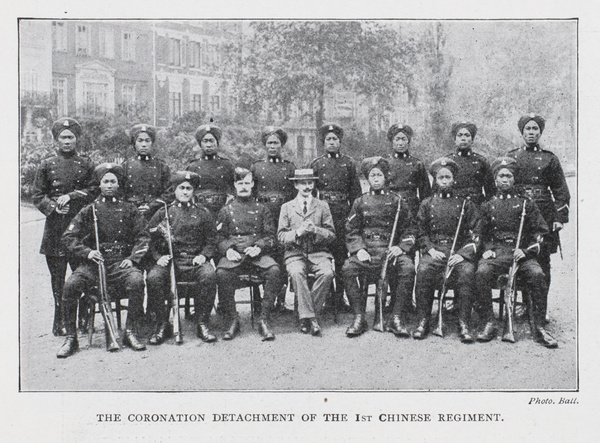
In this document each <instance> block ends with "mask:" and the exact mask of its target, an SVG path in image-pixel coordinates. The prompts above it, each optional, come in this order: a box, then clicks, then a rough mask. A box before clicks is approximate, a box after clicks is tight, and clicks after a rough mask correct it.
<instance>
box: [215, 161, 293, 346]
mask: <svg viewBox="0 0 600 443" xmlns="http://www.w3.org/2000/svg"><path fill="white" fill-rule="evenodd" d="M234 186H235V190H236V198H235V199H234V200H233V201H231V202H230V203H228V204H227V205H225V206H224V207H223V209H221V211H219V216H218V218H217V242H218V248H219V252H220V253H221V254H222V255H223V257H222V258H221V260H219V264H218V266H217V283H218V285H219V299H220V301H221V303H222V306H223V311H224V312H225V317H226V318H227V319H228V321H229V326H228V328H227V331H226V332H225V334H224V335H223V339H224V340H231V339H233V338H234V337H235V335H236V334H237V333H238V332H239V331H240V320H239V318H238V315H237V312H236V309H235V298H234V296H235V289H236V286H237V277H238V276H239V275H241V274H247V273H258V275H260V276H261V277H262V278H264V280H265V284H264V288H265V294H264V298H263V301H262V310H261V319H260V322H259V325H258V330H259V332H260V334H261V335H262V337H263V341H264V340H273V339H275V334H273V332H272V331H271V328H270V326H269V318H270V314H271V310H272V309H273V304H274V303H275V297H276V296H277V293H278V291H279V290H280V289H281V279H280V275H279V272H280V271H279V266H278V265H277V262H275V260H273V258H272V257H271V256H270V253H271V251H273V247H274V245H275V238H276V237H275V236H276V228H275V222H274V220H273V217H271V213H270V212H269V208H267V207H266V206H265V205H264V204H262V203H259V202H257V201H256V200H254V199H253V198H252V188H253V187H254V180H253V178H252V173H251V172H250V171H249V170H248V169H245V168H236V169H235V182H234Z"/></svg>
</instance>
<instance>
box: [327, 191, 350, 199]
mask: <svg viewBox="0 0 600 443" xmlns="http://www.w3.org/2000/svg"><path fill="white" fill-rule="evenodd" d="M321 200H325V201H328V202H338V201H340V202H341V201H347V200H348V194H346V193H345V192H335V191H323V192H321Z"/></svg>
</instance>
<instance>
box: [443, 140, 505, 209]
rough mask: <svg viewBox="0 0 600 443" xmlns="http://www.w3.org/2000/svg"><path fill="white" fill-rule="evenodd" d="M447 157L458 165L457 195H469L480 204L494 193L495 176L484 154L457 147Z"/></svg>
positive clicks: (455, 178) (455, 180) (455, 183)
mask: <svg viewBox="0 0 600 443" xmlns="http://www.w3.org/2000/svg"><path fill="white" fill-rule="evenodd" d="M446 157H447V158H450V159H452V160H454V161H455V162H456V164H457V165H458V173H457V174H456V177H454V187H453V189H454V194H455V195H456V196H458V197H465V198H466V197H468V198H470V199H471V200H472V201H473V202H474V203H475V204H476V205H480V204H481V203H482V202H483V201H484V200H488V199H489V198H490V197H491V196H492V195H494V193H495V186H494V177H493V176H492V170H491V169H490V164H489V162H488V161H487V159H486V158H485V157H484V156H483V155H481V154H478V153H476V152H473V151H472V150H471V149H469V150H465V151H461V150H459V149H457V150H456V151H455V152H453V153H452V154H448V155H446ZM434 183H435V177H434Z"/></svg>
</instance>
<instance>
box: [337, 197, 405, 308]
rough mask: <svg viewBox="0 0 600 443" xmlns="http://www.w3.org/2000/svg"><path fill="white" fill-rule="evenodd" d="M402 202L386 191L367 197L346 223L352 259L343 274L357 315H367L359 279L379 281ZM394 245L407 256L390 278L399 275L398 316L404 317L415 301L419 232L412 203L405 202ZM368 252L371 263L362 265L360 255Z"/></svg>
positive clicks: (394, 267) (393, 266) (397, 263)
mask: <svg viewBox="0 0 600 443" xmlns="http://www.w3.org/2000/svg"><path fill="white" fill-rule="evenodd" d="M400 199H401V197H399V196H398V195H396V194H394V193H393V192H391V191H389V190H387V189H385V190H379V191H374V190H371V191H370V192H369V193H368V194H364V195H362V196H361V197H359V198H357V199H356V200H355V201H354V204H353V205H352V210H351V212H350V215H349V217H348V220H347V222H346V244H347V247H348V252H349V254H350V257H349V258H348V259H347V260H346V262H345V263H344V267H343V269H342V274H343V276H344V284H345V287H346V294H348V298H349V299H350V301H351V303H352V308H353V310H354V313H355V314H356V315H359V314H364V313H365V309H366V297H364V296H363V294H362V291H361V290H360V288H359V286H358V283H357V281H356V277H359V276H369V277H371V278H374V279H375V281H376V280H377V279H378V278H379V273H380V272H381V266H382V264H383V261H384V259H385V253H386V251H387V248H388V245H389V241H390V237H391V234H392V228H393V225H394V219H395V216H396V211H397V208H398V202H399V200H400ZM392 245H394V246H399V247H400V248H401V249H402V250H403V251H404V254H403V255H401V256H399V257H397V258H396V259H395V260H393V261H394V262H395V264H394V263H392V262H390V264H389V268H388V275H392V274H396V275H395V277H396V281H397V288H396V298H397V300H398V301H399V302H397V303H395V304H394V314H398V315H399V314H400V313H401V310H402V309H405V308H406V306H407V305H408V303H409V300H410V299H412V289H413V285H414V279H415V265H414V262H413V259H412V257H411V256H410V253H411V252H412V250H413V248H414V246H415V229H414V225H413V223H412V215H411V213H410V208H409V206H408V203H407V202H406V201H405V200H403V199H402V202H401V206H400V216H399V218H398V226H397V228H396V236H395V238H394V240H393V242H392ZM361 249H365V250H366V251H367V252H368V253H369V254H370V255H371V260H370V261H369V262H361V261H360V260H359V259H358V258H357V256H356V253H357V252H358V251H359V250H361Z"/></svg>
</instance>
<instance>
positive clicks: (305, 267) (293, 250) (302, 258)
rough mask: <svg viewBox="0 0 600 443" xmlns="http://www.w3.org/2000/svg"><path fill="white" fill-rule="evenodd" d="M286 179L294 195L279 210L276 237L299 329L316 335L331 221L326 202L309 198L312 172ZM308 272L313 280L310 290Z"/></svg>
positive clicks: (327, 275)
mask: <svg viewBox="0 0 600 443" xmlns="http://www.w3.org/2000/svg"><path fill="white" fill-rule="evenodd" d="M290 180H292V181H293V183H294V187H295V188H296V190H297V191H298V196H297V197H296V198H295V199H294V200H292V201H290V202H288V203H284V205H283V206H282V207H281V214H280V216H279V228H278V230H277V238H278V239H279V241H280V242H281V243H282V244H283V245H284V247H285V255H284V257H285V266H286V268H287V272H288V274H289V275H290V278H291V280H292V284H293V286H294V291H295V292H296V296H297V297H298V315H299V317H300V323H301V325H300V330H301V331H302V332H303V333H305V334H308V333H309V332H311V333H312V335H320V334H321V327H320V325H319V322H318V321H317V315H318V314H319V313H320V312H321V309H322V308H323V303H325V298H326V296H327V295H328V293H329V291H330V289H331V283H332V282H333V261H332V260H333V256H332V255H331V253H330V252H329V249H328V247H329V245H330V244H331V243H332V242H333V241H334V240H335V230H334V227H333V218H332V217H331V211H330V210H329V205H328V204H327V202H325V201H322V200H317V199H316V198H314V197H313V196H312V191H313V189H314V187H315V181H316V180H318V177H315V175H314V173H313V170H312V169H296V172H295V174H294V176H293V177H292V178H290ZM308 272H313V273H314V274H315V277H316V278H315V282H314V283H313V286H312V290H310V289H309V286H308V279H307V273H308Z"/></svg>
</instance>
